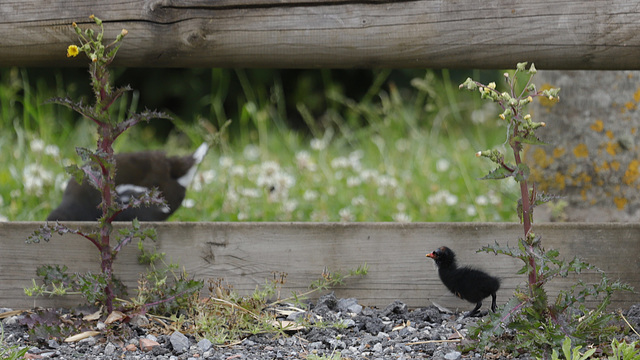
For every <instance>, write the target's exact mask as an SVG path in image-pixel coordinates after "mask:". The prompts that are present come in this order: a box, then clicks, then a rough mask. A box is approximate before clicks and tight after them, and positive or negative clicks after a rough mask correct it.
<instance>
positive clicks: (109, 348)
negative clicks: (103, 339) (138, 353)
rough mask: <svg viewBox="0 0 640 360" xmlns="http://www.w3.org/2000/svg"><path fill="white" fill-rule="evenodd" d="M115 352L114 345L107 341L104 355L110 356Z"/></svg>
mask: <svg viewBox="0 0 640 360" xmlns="http://www.w3.org/2000/svg"><path fill="white" fill-rule="evenodd" d="M115 352H116V346H115V345H113V344H112V343H108V344H107V345H106V346H105V347H104V354H105V355H106V356H112V355H113V353H115Z"/></svg>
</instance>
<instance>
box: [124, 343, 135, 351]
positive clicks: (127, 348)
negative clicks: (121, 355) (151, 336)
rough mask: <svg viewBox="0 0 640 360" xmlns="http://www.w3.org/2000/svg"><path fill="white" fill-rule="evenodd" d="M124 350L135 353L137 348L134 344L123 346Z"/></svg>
mask: <svg viewBox="0 0 640 360" xmlns="http://www.w3.org/2000/svg"><path fill="white" fill-rule="evenodd" d="M124 349H125V350H126V351H136V350H138V347H137V346H136V345H135V344H129V345H127V346H125V347H124Z"/></svg>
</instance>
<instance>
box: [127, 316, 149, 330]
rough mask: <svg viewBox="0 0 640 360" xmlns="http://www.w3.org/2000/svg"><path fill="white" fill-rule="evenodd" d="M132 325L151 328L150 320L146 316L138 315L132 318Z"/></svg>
mask: <svg viewBox="0 0 640 360" xmlns="http://www.w3.org/2000/svg"><path fill="white" fill-rule="evenodd" d="M131 325H134V326H137V327H145V326H149V318H147V317H146V316H144V315H136V316H134V317H132V318H131Z"/></svg>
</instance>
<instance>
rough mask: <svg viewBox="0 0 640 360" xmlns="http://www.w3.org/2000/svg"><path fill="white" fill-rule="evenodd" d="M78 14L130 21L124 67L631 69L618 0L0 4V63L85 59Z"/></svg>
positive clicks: (630, 4) (633, 47)
mask: <svg viewBox="0 0 640 360" xmlns="http://www.w3.org/2000/svg"><path fill="white" fill-rule="evenodd" d="M89 14H95V15H96V16H98V17H100V18H101V19H103V20H104V21H105V25H106V28H107V37H108V38H113V37H115V36H116V35H117V34H118V33H119V32H120V29H122V28H126V29H127V30H129V35H128V36H127V37H128V38H127V40H126V41H125V43H124V45H123V47H122V49H121V51H120V54H119V55H118V57H117V59H116V62H115V64H116V65H119V66H128V67H149V66H155V67H272V68H320V67H333V68H352V67H395V68H399V67H402V68H407V67H428V68H513V67H514V65H515V64H516V63H517V62H520V61H530V62H531V61H533V62H535V63H536V65H538V67H539V68H544V69H639V68H640V62H638V61H637V58H638V54H639V53H640V22H639V21H637V19H638V17H639V16H640V11H639V9H638V7H637V3H636V2H634V1H624V0H614V1H607V0H592V1H573V0H560V1H554V2H553V4H552V5H551V4H550V3H549V2H548V1H546V0H533V1H518V0H487V1H473V2H468V1H451V0H412V1H408V0H406V1H398V0H364V1H363V0H318V1H312V0H257V1H256V0H218V1H205V0H132V1H115V2H114V1H110V2H93V1H86V0H68V1H64V2H59V1H58V2H56V1H47V2H37V1H24V0H23V1H9V2H6V1H5V2H3V4H2V6H0V33H2V34H3V36H2V40H0V66H86V60H84V59H83V60H79V59H75V60H68V59H66V57H65V49H66V47H67V45H69V44H70V43H71V42H74V41H75V39H76V36H75V33H74V32H73V30H72V29H71V27H70V26H69V24H71V22H73V21H75V22H77V23H78V24H80V25H82V26H87V25H88V24H89V21H88V19H87V17H88V15H89Z"/></svg>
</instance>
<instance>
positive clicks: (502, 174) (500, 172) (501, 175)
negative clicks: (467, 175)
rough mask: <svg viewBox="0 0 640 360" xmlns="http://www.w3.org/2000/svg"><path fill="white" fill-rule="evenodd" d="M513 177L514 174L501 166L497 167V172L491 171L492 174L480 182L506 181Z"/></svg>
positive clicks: (482, 178)
mask: <svg viewBox="0 0 640 360" xmlns="http://www.w3.org/2000/svg"><path fill="white" fill-rule="evenodd" d="M511 176H513V172H511V171H509V170H507V169H506V168H504V167H502V166H500V167H497V168H496V169H495V170H493V171H491V172H490V173H488V174H487V175H485V176H484V177H481V178H480V180H500V179H506V178H508V177H511Z"/></svg>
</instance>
